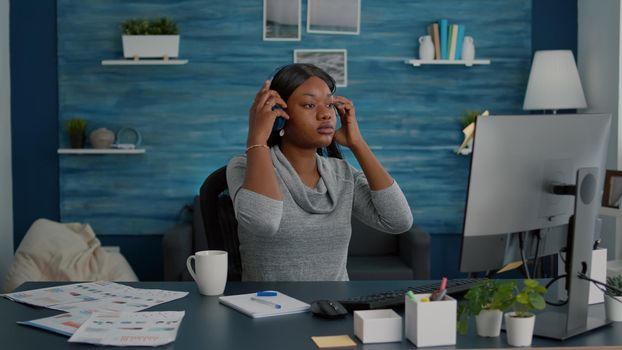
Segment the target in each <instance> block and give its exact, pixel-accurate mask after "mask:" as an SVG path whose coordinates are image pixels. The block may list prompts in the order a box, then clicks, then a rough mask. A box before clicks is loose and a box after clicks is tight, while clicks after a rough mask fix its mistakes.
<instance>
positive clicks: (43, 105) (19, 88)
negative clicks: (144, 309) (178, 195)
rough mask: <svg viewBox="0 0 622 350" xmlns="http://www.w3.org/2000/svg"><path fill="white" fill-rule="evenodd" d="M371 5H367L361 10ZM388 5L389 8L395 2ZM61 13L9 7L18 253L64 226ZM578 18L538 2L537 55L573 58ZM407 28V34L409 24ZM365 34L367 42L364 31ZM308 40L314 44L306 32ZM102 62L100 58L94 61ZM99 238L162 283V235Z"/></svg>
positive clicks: (568, 4) (558, 0)
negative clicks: (58, 223) (37, 230)
mask: <svg viewBox="0 0 622 350" xmlns="http://www.w3.org/2000/svg"><path fill="white" fill-rule="evenodd" d="M367 2H368V1H363V3H364V5H363V6H364V7H366V6H367ZM491 2H494V1H493V0H491ZM386 4H387V5H388V6H392V3H391V2H387V3H386ZM56 6H57V3H56V0H42V1H38V2H37V6H32V4H31V3H30V2H27V1H11V7H10V11H11V14H10V22H11V23H10V26H11V106H12V113H11V126H12V131H11V132H12V140H11V141H12V153H13V157H12V159H13V194H14V196H13V215H14V218H13V219H14V220H13V221H14V233H15V240H14V242H15V244H16V245H17V244H19V243H20V241H21V239H22V238H23V236H24V234H25V233H26V230H27V229H28V227H29V226H30V224H31V223H32V222H33V221H34V219H36V218H39V217H47V218H50V219H53V220H59V219H60V213H59V211H60V210H59V205H60V202H59V194H58V192H59V184H58V161H59V157H58V155H57V154H56V149H57V148H58V142H59V135H58V115H57V97H58V96H57V95H58V81H57V74H56V73H57V69H58V67H57V56H56V39H57V36H56V32H55V28H56ZM85 6H86V5H85ZM90 15H91V14H87V16H90ZM576 15H577V3H576V0H571V1H567V0H533V1H532V27H531V28H532V36H531V40H532V51H533V50H543V49H558V48H566V49H573V50H576V38H577V16H576ZM303 23H304V20H303ZM257 25H259V24H257ZM403 25H404V26H410V23H403ZM363 31H364V32H363V34H362V35H365V34H366V33H365V31H366V29H365V25H363ZM418 32H419V30H418ZM303 35H304V36H305V38H308V37H309V35H307V34H306V33H305V32H304V30H303ZM415 36H416V35H413V40H414V37H415ZM323 37H324V38H332V37H328V36H323ZM255 44H257V45H260V44H262V43H261V42H259V41H257V42H256V43H255ZM273 44H275V45H276V43H273ZM182 45H183V44H182ZM381 48H382V47H381ZM413 48H414V45H413ZM378 51H380V50H378ZM104 58H108V56H106V57H104ZM99 59H100V57H95V58H94V61H98V60H99ZM94 64H96V62H94ZM133 71H134V69H130V70H128V72H133ZM417 72H420V70H414V68H413V70H411V73H410V74H419V73H417ZM262 79H263V77H262ZM475 79H486V76H482V75H477V76H475ZM383 85H384V84H383ZM461 201H464V199H462V200H461ZM458 232H459V231H456V232H454V233H453V234H451V235H443V236H439V235H435V236H434V237H433V240H432V253H433V258H432V276H433V277H439V276H441V275H443V274H444V275H448V276H455V275H458V272H457V268H458V267H457V260H456V259H457V258H455V256H456V254H457V252H458V249H459V242H460V234H459V233H458ZM100 238H101V239H102V241H103V242H104V243H105V244H109V245H119V246H121V249H122V251H124V253H125V255H126V257H127V258H128V260H129V261H130V263H131V264H132V266H133V267H134V269H135V270H136V272H137V274H138V276H139V277H140V278H141V279H148V280H159V279H161V278H162V271H161V268H160V266H161V265H162V257H161V245H160V244H161V243H160V236H159V235H112V236H111V235H101V237H100Z"/></svg>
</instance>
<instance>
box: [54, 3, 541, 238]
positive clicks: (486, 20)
mask: <svg viewBox="0 0 622 350" xmlns="http://www.w3.org/2000/svg"><path fill="white" fill-rule="evenodd" d="M305 10H306V9H305ZM163 14H166V15H167V16H169V17H171V18H172V19H174V20H175V21H177V23H178V26H179V28H180V32H181V35H182V45H181V54H180V56H182V57H183V58H187V59H189V60H190V63H189V64H188V65H184V66H150V67H144V66H141V67H136V66H101V65H100V64H99V61H100V60H101V59H109V58H115V57H120V56H121V45H120V35H119V29H118V26H119V23H120V22H121V21H123V20H124V19H127V18H132V17H145V16H152V17H153V16H159V15H163ZM442 17H447V18H449V19H450V22H458V23H462V24H465V25H466V32H467V34H468V35H472V36H473V37H474V38H475V43H476V48H477V55H478V56H479V57H485V58H490V59H491V60H492V64H491V65H489V66H477V67H473V68H465V67H463V66H462V67H461V66H434V67H429V66H428V67H421V68H413V67H412V66H408V65H406V64H404V63H403V61H404V60H406V59H408V58H410V57H413V55H414V52H415V50H416V45H415V42H416V39H417V37H418V36H419V35H422V34H423V33H424V31H425V28H426V25H427V24H429V23H430V22H432V21H434V20H437V19H439V18H442ZM261 18H262V2H261V1H256V0H245V1H241V0H240V1H236V6H231V4H230V2H229V1H210V2H209V5H207V4H206V3H205V1H199V0H194V1H193V0H187V1H176V2H170V1H158V2H153V1H152V2H149V3H146V2H144V1H125V0H124V1H121V0H117V1H106V2H102V1H99V0H91V1H80V2H78V1H72V0H60V1H59V2H58V66H59V73H58V74H59V110H60V113H59V115H60V121H61V123H62V122H64V121H65V120H67V119H70V118H73V117H78V116H79V117H83V118H86V119H87V120H88V121H89V122H90V124H91V127H92V128H96V127H101V126H105V127H108V128H110V129H113V130H117V129H119V128H120V127H122V126H132V127H135V128H137V129H139V130H140V131H141V132H142V134H143V139H144V144H145V148H146V150H147V153H146V154H145V155H142V156H96V157H95V156H61V157H60V196H61V198H60V205H61V207H60V210H61V219H62V220H63V221H85V222H90V223H91V224H92V225H93V227H94V229H95V231H96V232H99V233H104V234H143V233H157V232H162V230H163V229H165V228H167V227H169V226H172V225H173V224H174V223H175V222H176V221H177V218H176V215H177V213H178V211H179V210H180V209H181V207H182V206H183V205H184V204H185V203H187V202H189V201H190V199H191V198H192V196H193V195H194V194H196V193H197V190H198V188H199V186H200V185H201V183H202V181H203V179H204V178H205V177H206V175H208V174H209V173H210V172H211V171H213V170H215V169H216V168H218V167H220V166H222V165H223V164H226V162H227V160H228V159H229V158H230V157H232V156H233V155H235V154H237V153H241V152H242V151H243V149H244V145H245V141H246V137H245V136H246V131H247V110H248V106H249V104H250V101H251V100H252V99H253V97H254V94H255V92H256V89H257V88H258V87H259V86H260V85H261V82H262V81H263V80H264V79H266V78H267V76H268V75H269V74H270V73H271V72H272V70H273V69H274V68H275V67H276V66H279V65H282V64H285V63H289V62H291V60H292V51H293V49H295V48H345V49H347V50H348V77H349V79H348V80H349V84H348V87H347V88H341V89H339V90H338V93H339V94H343V95H345V96H348V97H350V98H351V99H353V100H354V101H355V103H356V105H357V111H358V113H357V114H358V116H359V120H360V125H361V128H362V131H363V134H364V136H365V137H366V139H367V141H368V143H369V144H370V145H371V146H372V148H374V149H375V153H376V154H377V156H378V157H379V158H380V160H381V161H382V163H383V164H384V165H385V166H386V167H387V169H388V170H389V171H390V172H391V174H392V175H393V176H394V177H395V178H396V179H397V181H398V182H399V183H400V185H401V186H402V188H403V190H404V191H405V193H406V196H407V198H408V199H409V201H410V203H411V207H412V209H413V212H414V216H415V222H417V223H418V224H419V225H421V226H422V227H423V228H424V229H426V230H427V231H429V232H431V233H453V232H459V231H460V230H461V226H462V213H463V210H464V207H463V206H464V198H465V189H466V179H467V174H468V161H469V158H467V157H459V156H456V155H455V154H454V153H453V152H452V150H453V149H455V148H456V146H457V145H458V144H459V143H460V142H461V140H462V136H461V135H462V134H461V132H460V130H461V125H460V122H459V121H460V116H461V114H462V113H463V112H464V111H465V110H469V109H489V110H490V111H492V112H494V113H518V112H520V108H521V105H522V99H523V93H524V86H525V82H526V78H527V75H528V71H529V62H530V57H531V2H530V1H529V0H512V1H489V0H473V1H467V2H465V1H460V0H446V1H442V2H438V1H434V0H427V1H411V0H401V1H392V2H391V6H390V7H387V6H386V2H380V1H364V2H363V6H362V19H361V34H360V35H358V36H335V35H317V34H315V35H312V34H307V33H303V36H302V41H300V42H264V41H262V40H261ZM303 18H306V11H303ZM59 139H60V143H61V144H66V143H67V140H66V136H65V133H64V131H63V130H62V129H59Z"/></svg>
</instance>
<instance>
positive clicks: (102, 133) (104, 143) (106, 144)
mask: <svg viewBox="0 0 622 350" xmlns="http://www.w3.org/2000/svg"><path fill="white" fill-rule="evenodd" d="M89 139H90V140H91V145H92V146H93V148H100V149H101V148H110V147H111V146H112V144H113V143H114V132H112V131H110V130H108V129H106V128H99V129H95V130H93V132H91V134H90V136H89Z"/></svg>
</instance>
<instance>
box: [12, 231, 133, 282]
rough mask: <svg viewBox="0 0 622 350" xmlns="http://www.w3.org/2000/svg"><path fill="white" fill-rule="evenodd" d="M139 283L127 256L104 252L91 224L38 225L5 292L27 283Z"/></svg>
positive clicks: (30, 233) (20, 251)
mask: <svg viewBox="0 0 622 350" xmlns="http://www.w3.org/2000/svg"><path fill="white" fill-rule="evenodd" d="M96 280H107V281H137V280H138V278H137V277H136V274H134V271H133V270H132V268H131V267H130V265H129V264H128V262H127V260H125V258H124V257H123V255H121V254H119V253H110V252H107V251H105V250H104V249H102V247H101V244H100V242H99V239H97V238H96V237H95V233H94V232H93V230H92V229H91V226H89V225H88V224H79V223H72V224H61V223H57V222H54V221H50V220H45V219H39V220H37V221H35V222H34V223H33V224H32V225H31V226H30V228H29V229H28V232H26V235H25V236H24V239H23V240H22V242H21V243H20V245H19V247H18V248H17V251H16V252H15V258H14V259H13V263H12V264H11V267H10V268H9V272H8V273H7V276H6V279H5V283H4V286H3V289H4V291H6V292H10V291H12V290H13V289H15V288H16V287H18V286H19V285H20V284H22V283H24V282H27V281H96Z"/></svg>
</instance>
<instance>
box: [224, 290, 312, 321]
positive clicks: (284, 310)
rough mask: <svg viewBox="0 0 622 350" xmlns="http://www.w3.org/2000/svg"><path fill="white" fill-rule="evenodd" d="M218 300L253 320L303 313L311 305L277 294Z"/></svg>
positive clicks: (231, 296) (240, 296) (242, 295)
mask: <svg viewBox="0 0 622 350" xmlns="http://www.w3.org/2000/svg"><path fill="white" fill-rule="evenodd" d="M218 300H219V301H220V302H221V303H222V304H225V305H227V306H229V307H232V308H234V309H236V310H238V311H240V312H242V313H243V314H245V315H248V316H250V317H253V318H259V317H268V316H279V315H288V314H295V313H301V312H305V311H307V310H309V304H307V303H304V302H302V301H300V300H298V299H294V298H292V297H290V296H288V295H285V294H283V293H280V292H276V295H275V296H257V293H249V294H239V295H229V296H222V297H219V298H218Z"/></svg>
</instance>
